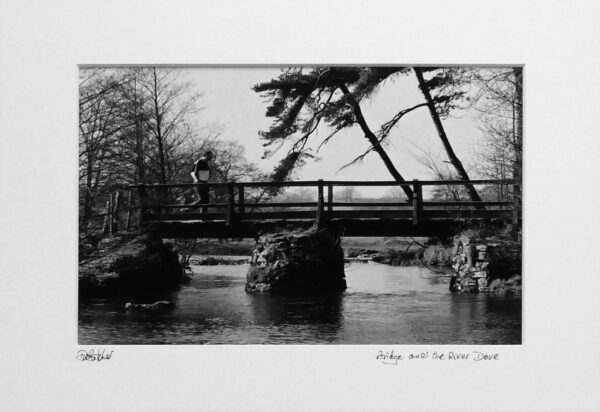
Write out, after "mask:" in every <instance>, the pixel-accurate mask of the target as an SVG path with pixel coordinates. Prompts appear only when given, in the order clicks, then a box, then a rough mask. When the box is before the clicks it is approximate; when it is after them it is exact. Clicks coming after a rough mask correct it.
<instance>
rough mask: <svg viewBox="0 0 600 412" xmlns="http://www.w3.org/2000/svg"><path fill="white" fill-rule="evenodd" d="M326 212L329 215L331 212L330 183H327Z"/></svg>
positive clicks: (331, 191)
mask: <svg viewBox="0 0 600 412" xmlns="http://www.w3.org/2000/svg"><path fill="white" fill-rule="evenodd" d="M327 212H328V213H329V216H330V217H331V212H333V185H332V184H331V183H330V184H328V185H327Z"/></svg>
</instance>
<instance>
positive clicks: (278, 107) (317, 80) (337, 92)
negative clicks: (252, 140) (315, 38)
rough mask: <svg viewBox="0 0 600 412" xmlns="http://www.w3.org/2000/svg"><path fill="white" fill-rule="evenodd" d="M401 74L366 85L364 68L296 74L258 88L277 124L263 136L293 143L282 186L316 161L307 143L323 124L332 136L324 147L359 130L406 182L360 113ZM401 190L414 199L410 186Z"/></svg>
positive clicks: (281, 170)
mask: <svg viewBox="0 0 600 412" xmlns="http://www.w3.org/2000/svg"><path fill="white" fill-rule="evenodd" d="M397 70H398V69H397V68H394V69H392V70H390V69H388V71H387V72H384V71H380V72H377V73H376V77H377V79H373V78H369V79H367V78H365V76H364V69H363V68H350V67H338V68H314V69H311V70H310V71H304V70H303V69H301V68H293V69H288V70H286V71H285V72H283V73H282V74H281V75H280V76H279V77H278V78H276V79H273V80H271V81H268V82H265V83H260V84H257V85H256V86H254V87H253V90H254V91H256V92H258V93H263V95H264V96H265V97H267V98H268V99H270V105H269V107H268V108H267V113H266V115H267V117H273V118H274V121H273V124H272V125H271V127H270V129H269V130H267V131H264V132H261V133H260V134H261V136H262V138H263V139H264V140H265V146H270V145H272V144H274V143H277V142H279V143H283V142H284V141H286V140H292V141H293V143H292V149H291V150H290V152H289V154H288V155H287V156H286V157H285V158H284V159H283V160H282V161H281V162H280V164H279V165H278V166H277V167H276V169H275V172H274V173H273V176H272V177H273V178H274V179H275V180H281V181H283V180H286V179H288V178H289V175H290V173H291V171H292V170H293V169H294V168H295V167H297V166H299V165H301V164H302V163H303V162H304V161H305V160H306V158H309V157H311V156H312V155H311V154H310V152H309V151H308V149H307V143H308V140H309V138H310V137H311V136H312V135H313V134H314V133H315V131H316V130H317V128H318V127H319V125H320V124H321V123H322V122H323V123H324V124H326V125H328V126H329V127H330V129H331V132H330V133H329V135H327V136H326V137H325V138H324V139H323V140H322V141H321V142H320V145H319V147H320V146H322V145H323V144H326V143H327V142H328V141H329V140H330V139H331V138H332V137H333V136H335V135H336V134H337V133H338V132H339V131H341V130H343V129H346V128H350V127H353V126H354V125H358V126H359V127H360V128H361V130H362V132H363V134H364V136H365V138H366V139H367V140H368V141H369V143H370V148H369V150H368V151H371V150H372V151H375V152H376V153H377V154H378V155H379V157H380V158H381V160H382V161H383V163H384V165H385V167H386V168H387V170H388V171H389V172H390V174H391V175H392V177H393V178H394V180H396V181H397V182H399V183H404V182H406V181H405V179H404V178H403V177H402V175H401V174H400V172H399V171H398V170H397V169H396V167H395V166H394V164H393V162H392V160H391V159H390V157H389V156H388V154H387V152H386V151H385V149H384V148H383V145H382V140H383V139H381V138H379V137H378V135H377V134H376V132H373V130H372V129H371V128H370V127H369V125H368V123H367V121H366V119H365V117H364V115H363V113H362V110H361V107H360V101H361V99H362V98H364V97H365V96H367V95H368V94H369V93H372V92H373V91H374V88H375V87H376V86H377V85H378V84H379V82H380V81H381V80H383V78H385V77H387V76H389V75H391V74H393V73H394V72H396V71H397ZM365 154H366V153H365ZM355 160H356V159H355ZM402 189H403V190H404V192H405V193H406V195H407V197H408V198H409V199H412V190H411V189H410V188H409V187H408V186H402Z"/></svg>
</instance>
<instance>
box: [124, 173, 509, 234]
mask: <svg viewBox="0 0 600 412" xmlns="http://www.w3.org/2000/svg"><path fill="white" fill-rule="evenodd" d="M469 183H470V184H472V185H475V186H477V185H503V186H505V187H510V186H514V185H516V184H517V183H516V182H515V181H514V180H471V181H469ZM464 184H465V182H464V181H457V180H442V181H440V180H435V181H420V180H417V179H415V180H412V181H407V182H403V183H399V182H396V181H325V180H316V181H291V182H225V183H207V184H206V185H207V186H208V187H209V188H210V189H211V190H212V191H213V192H214V191H219V192H220V194H221V195H220V196H219V197H220V201H213V202H210V203H206V204H201V203H193V204H190V203H185V202H184V203H180V200H181V199H184V198H185V197H186V196H187V197H190V196H191V194H192V193H193V188H194V187H195V186H198V185H197V184H195V183H178V184H151V185H130V186H127V189H129V190H130V196H131V192H135V193H136V196H135V199H137V202H136V203H130V205H129V211H128V215H130V214H131V210H135V209H138V210H139V212H140V213H139V216H140V223H143V222H144V221H149V220H203V221H223V220H224V221H225V222H226V224H228V225H231V224H233V223H235V222H237V221H240V220H267V219H314V220H316V222H317V224H322V222H323V221H325V220H326V219H331V218H338V219H352V218H357V219H369V218H408V219H412V221H413V223H414V224H415V225H416V224H418V223H419V221H421V220H423V219H436V218H445V217H449V216H458V217H461V216H462V217H498V216H506V215H507V214H508V215H509V216H510V215H512V218H513V221H514V220H518V219H519V216H518V214H519V213H520V210H519V207H517V206H515V204H514V201H512V200H511V201H466V200H458V201H439V200H427V199H424V198H423V188H424V187H425V188H427V187H435V186H446V187H451V186H462V185H464ZM288 187H304V188H307V187H308V188H315V189H316V201H312V202H277V201H274V200H272V199H268V200H266V201H263V200H260V201H256V200H255V201H248V199H247V191H248V189H263V190H265V189H283V188H288ZM336 187H398V188H400V187H409V188H410V189H411V191H412V198H409V199H408V200H406V201H398V202H342V201H335V199H334V191H335V188H336ZM173 190H177V194H176V195H175V196H172V191H173ZM325 194H326V195H325ZM168 199H175V200H177V203H169V202H165V200H168ZM202 207H208V208H210V209H212V210H213V211H212V212H210V213H193V212H194V211H196V210H198V209H200V208H202ZM348 208H352V210H349V209H348ZM375 208H377V209H375ZM256 210H258V211H256ZM265 210H268V211H265Z"/></svg>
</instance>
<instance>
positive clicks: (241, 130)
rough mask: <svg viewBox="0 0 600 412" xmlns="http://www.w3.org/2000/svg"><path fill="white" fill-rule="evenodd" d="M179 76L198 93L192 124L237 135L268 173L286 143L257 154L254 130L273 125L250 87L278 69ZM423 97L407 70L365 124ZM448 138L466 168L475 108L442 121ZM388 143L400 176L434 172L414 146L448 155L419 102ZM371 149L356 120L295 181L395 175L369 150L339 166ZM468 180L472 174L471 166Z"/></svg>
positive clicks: (475, 134) (368, 109) (189, 71)
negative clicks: (352, 162)
mask: <svg viewBox="0 0 600 412" xmlns="http://www.w3.org/2000/svg"><path fill="white" fill-rule="evenodd" d="M177 70H181V76H182V78H185V79H189V80H192V81H193V82H194V83H195V84H196V87H197V90H198V91H200V92H201V93H202V94H203V96H202V98H201V99H200V101H199V105H200V106H201V107H203V110H202V111H200V112H199V114H198V119H197V121H198V123H199V124H200V125H202V124H214V123H217V124H219V126H220V129H221V138H223V139H227V140H235V141H237V142H238V143H240V144H242V145H243V146H244V147H245V149H246V157H247V158H248V159H249V160H250V161H252V162H254V163H255V164H256V165H258V166H259V168H261V169H262V170H263V171H265V172H270V171H272V169H273V167H274V165H276V164H277V163H278V161H279V160H280V159H281V158H282V157H284V156H285V154H286V153H287V151H286V150H285V149H286V147H285V146H284V147H283V148H282V149H281V150H280V151H279V152H277V153H275V154H274V155H273V156H272V157H271V158H269V159H262V156H263V153H264V147H263V143H264V142H263V141H262V140H261V139H260V137H259V135H258V132H259V131H261V130H267V129H268V128H269V126H270V125H271V123H272V119H271V118H267V117H266V116H265V112H266V108H267V106H268V102H267V101H266V99H265V98H264V97H261V96H260V94H258V93H256V92H254V91H252V90H251V87H252V86H253V85H255V84H257V83H259V82H264V81H268V80H270V79H272V78H274V77H276V76H278V75H279V74H280V72H281V70H280V69H279V68H274V67H266V68H256V67H235V68H232V67H225V68H218V67H217V68H215V67H210V68H183V69H177ZM423 101H424V98H423V95H422V94H421V92H420V90H419V89H418V87H417V80H416V78H415V76H414V74H413V73H409V74H408V75H405V76H397V77H395V78H394V79H392V80H389V81H387V82H386V83H385V84H384V85H383V87H381V89H380V90H379V92H378V93H377V94H376V95H375V96H374V98H372V99H371V100H369V101H367V102H363V103H361V107H362V110H363V113H364V115H365V118H366V120H367V123H368V124H369V126H370V127H371V129H372V130H374V131H376V130H377V129H378V128H379V127H380V126H381V124H383V123H384V122H386V121H388V120H389V119H391V118H392V117H393V115H394V114H395V113H396V112H397V111H399V110H401V109H404V108H407V107H411V106H413V105H415V104H419V103H422V102H423ZM443 124H444V128H445V129H446V133H447V135H448V138H449V140H450V142H451V144H452V146H453V147H454V151H455V152H456V154H457V156H458V157H459V159H460V160H461V162H462V163H463V165H464V166H465V167H466V168H467V170H468V171H469V166H470V165H472V164H473V163H474V160H473V158H472V146H473V144H474V143H475V142H476V141H477V139H478V138H480V136H481V131H480V129H479V119H478V117H477V114H476V113H475V112H474V111H469V112H467V111H460V112H457V113H454V114H453V115H452V116H451V117H449V118H447V119H444V120H443ZM318 133H319V134H318V135H316V136H313V137H311V140H310V142H312V144H311V147H313V148H315V149H316V148H317V147H318V144H319V143H320V142H321V139H322V138H323V137H325V136H327V134H328V130H327V129H326V128H325V127H321V128H320V130H319V131H318ZM388 140H389V142H390V144H389V145H388V146H387V148H386V150H387V152H388V155H389V157H390V158H391V160H392V161H393V162H394V164H395V166H396V168H397V169H398V171H399V172H400V174H401V175H402V176H403V177H404V178H405V179H406V180H412V179H420V180H428V179H431V178H432V177H433V175H432V172H431V171H430V170H429V169H427V168H426V167H425V166H423V165H422V164H421V163H420V162H419V161H418V160H417V159H416V158H415V155H417V156H418V155H419V152H420V150H421V149H422V150H426V151H428V152H430V153H431V154H432V155H433V156H434V157H437V158H439V160H440V162H441V161H443V160H447V157H446V155H445V153H444V150H443V147H442V143H441V141H440V139H439V137H438V135H437V132H436V130H435V127H434V125H433V122H432V120H431V117H430V116H429V112H428V110H427V108H426V107H422V108H419V109H417V110H415V111H413V112H411V113H409V114H407V115H406V116H405V117H404V118H402V119H401V120H400V122H399V124H398V126H396V127H395V129H394V130H393V131H392V133H391V134H390V136H389V137H388ZM368 147H369V143H368V141H367V140H366V139H365V137H364V135H363V133H362V131H361V130H360V128H359V127H358V126H354V127H352V128H351V129H346V130H343V131H341V132H340V133H338V134H337V135H336V136H335V137H334V138H333V139H332V140H331V141H330V142H329V143H328V144H326V145H324V146H323V147H322V148H321V149H320V151H319V152H318V153H317V156H318V158H319V160H317V161H312V160H309V161H308V162H307V164H306V165H305V166H304V167H302V168H301V169H299V170H297V172H296V180H318V179H324V180H393V179H392V177H391V175H390V174H389V172H388V171H387V169H386V168H385V166H384V165H383V162H382V160H381V159H380V157H379V156H378V155H377V154H376V153H375V152H372V153H370V154H368V155H367V157H366V158H365V159H364V161H363V162H362V163H360V164H355V165H353V166H350V167H348V168H345V169H343V170H340V168H341V167H342V166H344V165H345V164H346V163H348V162H349V161H350V160H352V159H354V158H355V157H356V156H358V155H360V154H361V153H363V152H364V151H365V150H366V149H367V148H368ZM470 174H471V178H474V177H476V175H475V172H474V171H471V173H470ZM361 194H364V195H377V194H379V195H382V194H383V193H381V190H379V189H375V188H362V189H361Z"/></svg>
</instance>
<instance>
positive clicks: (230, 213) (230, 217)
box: [226, 182, 235, 226]
mask: <svg viewBox="0 0 600 412" xmlns="http://www.w3.org/2000/svg"><path fill="white" fill-rule="evenodd" d="M233 207H234V203H233V183H232V182H229V183H227V222H226V224H227V226H231V224H232V223H233V219H234V218H235V210H234V208H233Z"/></svg>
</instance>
